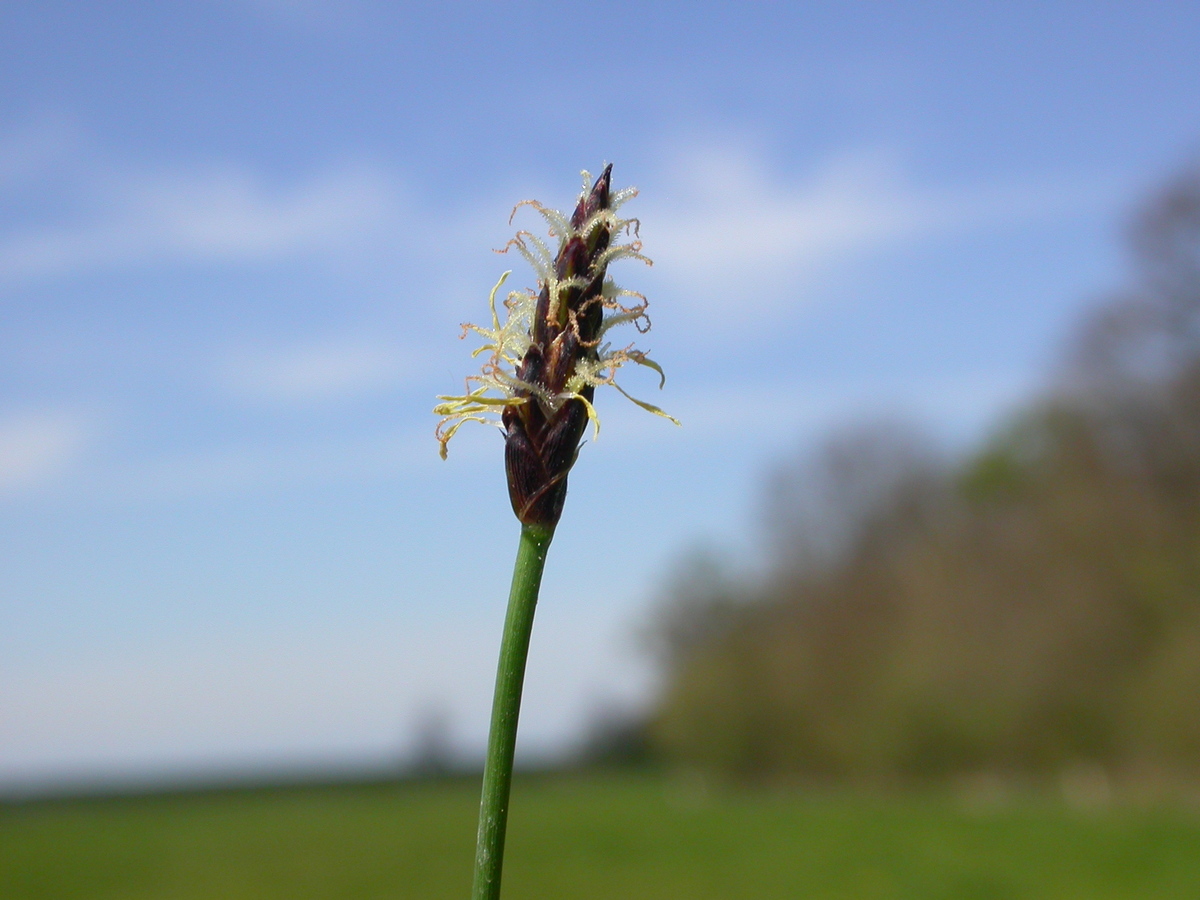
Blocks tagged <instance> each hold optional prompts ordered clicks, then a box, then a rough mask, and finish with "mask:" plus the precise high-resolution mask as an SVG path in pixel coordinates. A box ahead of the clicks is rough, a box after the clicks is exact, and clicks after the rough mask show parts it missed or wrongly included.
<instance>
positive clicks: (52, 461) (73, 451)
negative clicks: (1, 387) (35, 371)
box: [0, 410, 88, 496]
mask: <svg viewBox="0 0 1200 900" xmlns="http://www.w3.org/2000/svg"><path fill="white" fill-rule="evenodd" d="M87 430H88V429H87V423H86V422H85V421H84V419H83V418H82V417H81V416H79V415H76V414H74V413H70V412H66V411H62V410H42V411H36V412H27V413H23V414H19V415H15V416H12V417H10V418H8V419H7V420H3V419H0V496H2V495H4V494H12V493H18V492H20V491H23V490H28V489H31V488H37V487H40V486H42V485H44V484H47V483H49V482H51V481H53V480H55V479H56V478H58V477H59V476H61V475H63V474H64V473H65V472H67V471H68V470H69V469H70V468H71V467H72V465H73V464H74V463H76V462H77V461H78V459H79V458H80V456H81V454H82V451H83V449H84V446H85V444H86V440H87Z"/></svg>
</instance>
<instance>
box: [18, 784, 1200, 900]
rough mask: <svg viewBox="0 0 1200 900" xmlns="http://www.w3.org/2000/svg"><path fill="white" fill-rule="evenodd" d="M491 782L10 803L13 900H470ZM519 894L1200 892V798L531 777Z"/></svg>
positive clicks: (983, 899) (518, 806) (617, 899)
mask: <svg viewBox="0 0 1200 900" xmlns="http://www.w3.org/2000/svg"><path fill="white" fill-rule="evenodd" d="M477 790H478V789H477V786H476V785H475V784H474V783H473V782H447V783H441V784H401V785H372V786H342V787H326V788H314V787H309V788H289V789H278V790H246V791H224V792H211V793H194V794H175V795H164V796H157V797H156V796H147V797H130V798H107V799H85V800H74V801H39V802H31V803H24V804H10V805H7V806H0V897H3V898H5V900H27V898H55V900H59V898H62V900H70V898H88V900H107V898H114V900H115V898H121V900H148V898H163V900H193V898H206V900H208V898H220V900H239V898H255V900H273V898H280V900H283V898H286V900H305V898H331V900H332V898H337V900H357V898H422V900H425V898H428V900H441V898H454V900H464V898H465V897H467V896H468V894H469V891H470V877H471V858H472V851H473V842H474V831H475V814H476V811H477V804H478V799H477ZM513 798H514V799H513V810H512V818H511V822H510V832H509V842H508V852H507V854H506V857H507V861H506V864H505V890H504V897H505V900H534V898H536V900H551V898H563V900H642V898H656V900H676V898H687V900H707V898H714V900H715V898H722V900H729V898H763V900H770V898H788V900H794V898H835V897H836V898H854V900H872V898H914V900H915V898H921V900H942V898H979V900H1008V898H1054V900H1072V898H1079V900H1085V898H1086V900H1107V898H1126V897H1127V898H1135V897H1136V898H1149V897H1152V898H1156V900H1170V898H1187V900H1195V898H1197V897H1200V814H1198V813H1197V812H1196V811H1194V810H1188V809H1185V808H1182V807H1179V808H1171V807H1156V808H1135V807H1130V808H1121V807H1114V808H1111V809H1107V810H1103V811H1092V812H1084V811H1077V810H1072V809H1070V808H1067V807H1064V806H1062V805H1059V804H1055V803H1052V802H1049V801H1044V800H1042V801H1039V800H1034V799H1026V800H1018V801H1012V802H1008V803H1006V804H1003V805H996V806H992V807H988V808H978V809H971V808H969V807H967V806H964V805H963V804H962V803H961V802H958V801H956V800H955V799H953V798H951V797H933V796H890V797H884V796H863V795H853V794H848V793H821V794H806V793H799V792H794V793H771V792H765V791H763V792H745V793H736V792H717V793H711V794H707V795H706V794H704V793H702V792H696V791H695V790H691V791H689V790H687V789H685V786H684V785H682V784H681V783H679V782H673V781H670V780H663V779H656V778H649V777H633V776H611V777H608V776H606V777H601V776H595V777H582V776H575V777H567V776H562V777H553V778H551V777H544V778H537V779H525V780H521V779H518V781H517V784H516V788H515V790H514V795H513Z"/></svg>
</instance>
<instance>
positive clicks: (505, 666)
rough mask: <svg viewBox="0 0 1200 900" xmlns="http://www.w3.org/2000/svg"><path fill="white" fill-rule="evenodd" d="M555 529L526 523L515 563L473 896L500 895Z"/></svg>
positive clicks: (487, 899) (493, 899)
mask: <svg viewBox="0 0 1200 900" xmlns="http://www.w3.org/2000/svg"><path fill="white" fill-rule="evenodd" d="M553 537H554V529H553V528H546V527H544V526H541V525H522V526H521V543H520V545H519V546H518V547H517V562H516V565H515V566H514V568H513V580H512V590H511V591H510V592H509V595H508V614H507V616H506V617H505V619H504V637H503V638H501V641H500V665H499V666H498V668H497V671H496V694H495V696H494V698H493V699H492V728H491V732H490V733H489V735H488V749H487V760H486V762H485V763H484V767H483V799H482V800H481V801H480V803H479V837H478V840H477V843H476V846H475V883H474V886H473V887H472V889H471V900H498V898H499V897H500V869H501V867H502V866H503V865H504V831H505V828H506V826H507V825H508V796H509V791H510V789H511V787H512V771H513V751H514V750H515V749H516V746H517V717H518V715H519V714H520V712H521V687H522V685H523V684H524V682H525V660H526V658H527V657H528V655H529V635H530V632H531V631H532V630H533V612H534V609H535V607H536V606H537V598H538V588H539V587H541V584H542V570H543V569H544V568H545V566H546V550H547V548H549V546H550V539H551V538H553Z"/></svg>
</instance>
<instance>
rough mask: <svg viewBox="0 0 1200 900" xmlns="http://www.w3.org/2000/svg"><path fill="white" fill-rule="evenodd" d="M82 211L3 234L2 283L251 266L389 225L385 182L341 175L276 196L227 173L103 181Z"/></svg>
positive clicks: (344, 171) (393, 195)
mask: <svg viewBox="0 0 1200 900" xmlns="http://www.w3.org/2000/svg"><path fill="white" fill-rule="evenodd" d="M87 193H88V195H89V197H88V198H86V199H85V201H84V206H85V207H86V209H85V210H84V211H82V212H80V213H79V214H77V215H76V216H75V217H74V218H72V219H70V220H66V221H62V222H60V223H58V224H55V225H50V226H38V227H33V226H25V227H23V226H22V224H21V223H16V224H9V225H8V228H7V232H8V233H7V234H3V235H0V278H5V279H36V278H45V277H52V276H61V275H69V274H75V273H77V272H80V271H86V270H90V269H98V268H107V267H112V266H129V265H146V264H156V263H176V264H178V263H192V262H234V263H245V262H258V261H263V260H273V259H279V258H284V257H289V256H293V255H296V254H299V253H313V252H320V251H322V250H329V249H336V248H342V247H346V246H348V245H349V244H350V243H351V242H352V241H353V240H354V239H355V238H356V237H361V236H362V235H363V233H364V232H367V231H370V230H372V229H376V228H379V227H381V226H382V225H383V224H384V223H386V222H394V221H395V219H396V218H397V217H398V215H399V201H398V197H397V186H396V183H395V181H394V179H392V178H391V177H390V176H389V175H388V174H387V173H385V172H383V171H382V170H380V169H377V168H373V167H370V166H364V165H348V166H344V167H342V168H339V169H336V170H332V171H330V172H327V173H324V174H322V175H320V176H318V177H316V178H313V179H312V180H310V181H309V182H307V183H303V184H299V185H295V186H293V187H291V188H290V189H287V190H281V189H278V188H275V187H271V186H268V185H266V184H265V183H263V181H262V180H261V179H258V178H256V177H254V176H253V175H251V174H249V173H248V172H247V171H245V170H242V169H238V168H234V167H223V168H221V167H210V168H206V169H204V170H199V171H183V172H175V173H170V174H160V175H137V176H129V177H110V178H108V179H106V180H105V181H104V182H103V183H101V184H98V185H94V186H92V187H91V188H89V189H88V191H87Z"/></svg>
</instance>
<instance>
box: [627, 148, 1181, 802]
mask: <svg viewBox="0 0 1200 900" xmlns="http://www.w3.org/2000/svg"><path fill="white" fill-rule="evenodd" d="M1131 244H1132V249H1133V257H1134V262H1135V265H1134V276H1133V278H1132V280H1131V286H1130V287H1129V288H1128V289H1127V290H1125V291H1123V292H1121V293H1120V294H1118V295H1116V296H1114V297H1112V298H1111V299H1110V300H1108V301H1107V302H1106V303H1105V304H1104V305H1103V306H1102V307H1101V308H1100V309H1098V310H1097V311H1096V312H1095V313H1093V314H1092V315H1091V316H1090V318H1088V319H1087V320H1086V321H1085V322H1084V323H1083V324H1082V325H1081V327H1080V329H1079V330H1078V333H1077V334H1076V335H1075V336H1074V339H1073V340H1072V342H1071V344H1070V346H1069V352H1067V353H1066V354H1065V357H1066V358H1065V361H1064V363H1063V365H1062V367H1061V368H1062V371H1061V372H1060V373H1059V377H1058V378H1057V379H1056V381H1055V386H1054V389H1053V390H1052V391H1050V392H1048V394H1047V396H1044V397H1041V398H1039V399H1037V400H1036V401H1034V402H1031V403H1030V404H1029V405H1028V407H1027V408H1026V410H1025V411H1024V412H1023V413H1022V414H1020V415H1018V416H1017V417H1016V418H1015V420H1014V421H1012V422H1011V424H1010V425H1009V427H1007V428H1006V429H1005V430H1004V431H1003V432H1002V433H1000V434H999V435H998V436H996V437H994V438H993V439H992V440H991V441H990V442H988V443H987V444H986V445H985V446H983V447H982V448H981V449H979V450H978V451H977V452H975V453H974V454H973V455H972V456H970V458H968V459H966V460H961V459H960V460H947V459H944V458H942V457H940V456H939V455H938V453H937V452H936V451H935V449H934V448H933V447H932V446H931V444H930V443H929V442H928V441H926V440H924V439H923V438H922V437H921V436H920V435H919V434H917V433H914V432H910V431H908V430H906V429H904V428H902V427H897V426H896V425H895V424H894V423H884V424H882V425H878V426H876V427H873V428H864V429H860V430H858V431H856V432H852V433H849V434H844V435H841V436H839V437H837V438H835V439H834V440H832V441H830V442H829V443H828V444H827V445H826V446H824V447H823V448H822V449H820V450H819V451H818V452H816V453H815V454H812V455H810V456H808V457H806V458H804V459H801V460H798V461H796V462H794V463H792V464H791V465H789V466H787V467H784V468H782V469H780V470H779V471H777V472H776V473H775V474H774V476H773V477H772V480H771V483H770V485H769V488H770V489H769V492H768V493H769V496H770V497H771V498H772V499H771V501H770V508H769V511H768V513H767V518H768V527H767V529H766V531H767V533H768V534H769V535H770V536H771V537H770V540H771V541H772V542H773V544H772V549H771V556H770V558H771V563H770V566H769V570H768V573H767V574H766V576H765V577H762V578H758V579H754V580H751V579H741V578H737V577H734V576H731V575H729V574H728V573H727V571H725V570H724V569H723V568H722V566H721V565H720V564H719V563H718V562H716V561H714V560H713V559H711V558H705V557H700V558H695V559H690V560H687V561H686V562H685V563H684V564H683V565H682V566H681V567H680V570H679V576H678V577H677V578H676V579H675V581H674V584H673V587H672V588H671V590H670V591H668V596H667V598H666V600H665V602H664V603H663V607H662V610H661V615H660V619H659V622H658V625H657V628H656V637H657V639H658V643H659V644H660V646H661V651H662V654H663V660H664V662H665V668H666V674H667V678H666V683H665V688H664V693H663V696H662V698H661V702H660V704H659V706H658V709H657V711H656V713H655V715H654V718H653V721H652V723H651V725H650V730H649V735H650V739H651V741H652V744H653V745H654V746H655V747H656V748H657V750H658V751H659V752H661V753H663V754H664V755H665V756H666V757H667V758H668V759H671V760H674V761H676V762H679V763H683V764H686V765H689V766H695V767H699V768H701V769H704V770H709V771H713V772H718V773H723V774H727V775H734V776H749V777H757V776H778V775H787V776H800V777H806V778H816V779H831V778H838V779H857V780H885V779H904V780H924V779H938V778H945V777H952V776H965V775H974V774H979V773H995V774H1000V775H1011V776H1018V777H1034V778H1036V777H1040V776H1043V775H1053V774H1055V773H1060V772H1062V771H1064V770H1065V769H1067V768H1068V767H1073V766H1080V765H1087V766H1092V767H1103V769H1104V770H1105V771H1106V772H1107V773H1109V774H1110V775H1113V776H1118V777H1125V776H1129V777H1142V778H1152V779H1155V780H1158V781H1164V780H1165V781H1166V783H1171V782H1172V781H1174V780H1175V779H1178V778H1181V777H1182V778H1187V779H1189V780H1193V781H1194V780H1195V778H1196V777H1197V776H1198V775H1200V168H1197V169H1195V170H1192V171H1189V172H1187V173H1185V175H1183V176H1182V177H1180V178H1178V179H1177V180H1176V181H1175V182H1174V183H1172V184H1170V185H1168V186H1167V188H1166V189H1165V190H1163V191H1162V193H1161V194H1160V195H1159V196H1158V197H1157V198H1156V199H1154V200H1153V202H1151V203H1150V204H1149V205H1148V206H1147V207H1146V209H1145V210H1144V211H1143V213H1142V214H1141V215H1140V216H1139V217H1138V218H1137V220H1136V223H1135V227H1134V229H1133V231H1132V239H1131Z"/></svg>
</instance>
